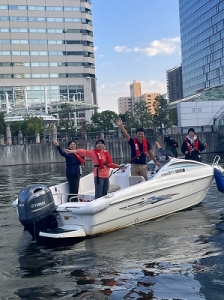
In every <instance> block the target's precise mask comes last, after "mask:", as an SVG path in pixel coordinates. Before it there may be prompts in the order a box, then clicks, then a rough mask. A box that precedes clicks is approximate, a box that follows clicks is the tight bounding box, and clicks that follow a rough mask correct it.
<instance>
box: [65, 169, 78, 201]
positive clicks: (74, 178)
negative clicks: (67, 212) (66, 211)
mask: <svg viewBox="0 0 224 300" xmlns="http://www.w3.org/2000/svg"><path fill="white" fill-rule="evenodd" d="M67 179H68V183H69V190H70V193H71V194H78V192H79V180H80V175H78V174H69V175H67ZM71 197H74V196H73V195H69V196H68V201H69V200H70V198H71ZM71 201H72V202H78V198H72V199H71Z"/></svg>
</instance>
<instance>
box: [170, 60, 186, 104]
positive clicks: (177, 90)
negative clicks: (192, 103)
mask: <svg viewBox="0 0 224 300" xmlns="http://www.w3.org/2000/svg"><path fill="white" fill-rule="evenodd" d="M166 84H167V95H168V100H169V102H174V101H177V100H180V99H182V98H183V84H182V67H181V66H179V67H175V68H172V69H169V70H167V71H166Z"/></svg>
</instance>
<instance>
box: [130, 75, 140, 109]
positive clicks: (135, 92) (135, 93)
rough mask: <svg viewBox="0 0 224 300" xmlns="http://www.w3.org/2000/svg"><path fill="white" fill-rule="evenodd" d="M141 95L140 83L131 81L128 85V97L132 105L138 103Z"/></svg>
mask: <svg viewBox="0 0 224 300" xmlns="http://www.w3.org/2000/svg"><path fill="white" fill-rule="evenodd" d="M141 94H142V89H141V82H137V81H136V80H133V83H132V84H131V85H130V96H131V98H132V101H133V104H134V103H136V102H139V101H140V97H141Z"/></svg>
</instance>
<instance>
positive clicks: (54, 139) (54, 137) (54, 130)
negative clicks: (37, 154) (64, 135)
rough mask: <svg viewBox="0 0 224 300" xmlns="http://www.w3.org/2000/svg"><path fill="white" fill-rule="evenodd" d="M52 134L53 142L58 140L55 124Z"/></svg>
mask: <svg viewBox="0 0 224 300" xmlns="http://www.w3.org/2000/svg"><path fill="white" fill-rule="evenodd" d="M52 133H53V141H57V138H58V131H57V127H56V124H53V130H52Z"/></svg>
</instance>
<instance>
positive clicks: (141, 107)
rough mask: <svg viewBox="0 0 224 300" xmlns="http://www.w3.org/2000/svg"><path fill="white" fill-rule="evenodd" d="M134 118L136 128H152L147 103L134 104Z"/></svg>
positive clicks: (151, 118)
mask: <svg viewBox="0 0 224 300" xmlns="http://www.w3.org/2000/svg"><path fill="white" fill-rule="evenodd" d="M134 116H135V122H136V124H135V125H137V126H136V127H139V126H141V127H144V128H151V127H152V121H153V116H152V114H151V113H150V112H149V109H148V106H147V103H146V102H145V101H144V100H141V101H139V102H136V103H135V104H134Z"/></svg>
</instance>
